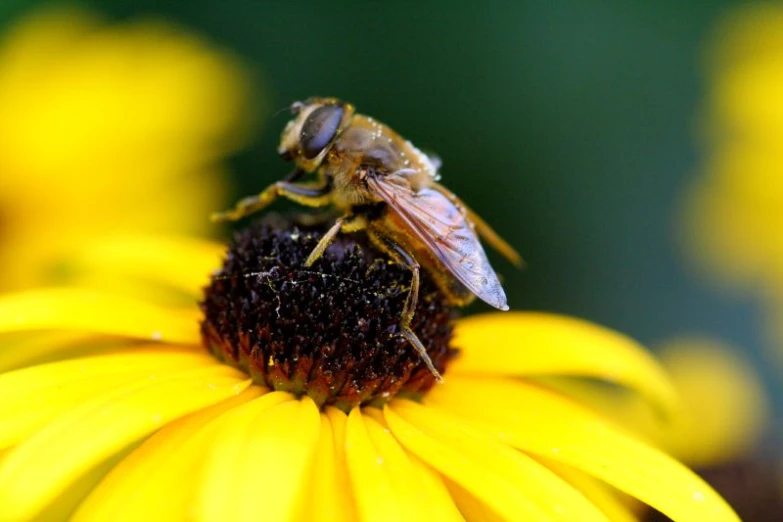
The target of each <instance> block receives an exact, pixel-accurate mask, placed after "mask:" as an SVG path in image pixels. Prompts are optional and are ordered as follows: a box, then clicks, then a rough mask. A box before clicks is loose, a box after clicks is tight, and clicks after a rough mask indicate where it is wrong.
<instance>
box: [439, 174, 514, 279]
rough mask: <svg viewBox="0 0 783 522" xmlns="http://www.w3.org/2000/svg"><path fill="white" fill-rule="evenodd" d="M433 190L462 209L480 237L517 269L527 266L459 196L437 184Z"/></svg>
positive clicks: (512, 248)
mask: <svg viewBox="0 0 783 522" xmlns="http://www.w3.org/2000/svg"><path fill="white" fill-rule="evenodd" d="M432 188H433V189H435V190H437V191H438V192H440V193H441V194H443V195H444V196H446V197H447V198H448V199H449V200H451V202H452V203H454V204H455V205H456V206H457V207H458V208H460V209H462V210H463V211H464V214H465V216H466V217H467V218H468V221H470V222H471V223H473V226H474V227H475V228H476V232H478V235H479V236H481V238H482V239H483V240H484V241H486V242H487V243H489V245H490V246H491V247H492V248H494V249H495V250H497V251H498V252H499V253H500V254H501V255H502V256H503V257H505V258H506V259H507V260H508V261H509V262H510V263H511V264H512V265H514V266H515V267H517V268H522V267H523V266H525V262H524V261H523V260H522V256H520V255H519V253H518V252H517V251H516V250H514V247H512V246H511V245H509V244H508V242H506V240H505V239H503V238H502V237H500V235H499V234H498V233H497V232H495V230H494V229H493V228H492V227H491V226H489V224H488V223H487V222H486V221H484V220H483V219H481V216H479V215H478V214H476V213H475V212H473V210H471V209H470V208H469V207H468V206H467V205H466V204H465V203H464V202H462V201H461V200H460V199H459V198H458V197H457V196H455V195H454V194H452V193H451V192H450V191H449V190H448V189H447V188H446V187H444V186H442V185H439V184H437V183H433V184H432Z"/></svg>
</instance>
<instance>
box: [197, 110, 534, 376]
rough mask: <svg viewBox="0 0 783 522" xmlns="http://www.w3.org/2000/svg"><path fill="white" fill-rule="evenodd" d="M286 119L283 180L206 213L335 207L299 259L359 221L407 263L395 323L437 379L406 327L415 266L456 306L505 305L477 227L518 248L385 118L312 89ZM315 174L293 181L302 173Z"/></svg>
mask: <svg viewBox="0 0 783 522" xmlns="http://www.w3.org/2000/svg"><path fill="white" fill-rule="evenodd" d="M291 113H292V115H293V118H292V119H291V121H289V122H288V124H287V125H286V126H285V129H284V130H283V133H282V136H281V139H280V146H279V148H278V153H279V154H280V157H281V158H283V159H284V160H287V161H293V162H294V163H295V169H294V170H293V171H292V172H291V173H290V174H289V175H288V176H287V178H285V179H284V180H283V181H278V182H276V183H273V184H272V185H270V186H269V187H267V188H266V189H265V190H264V191H263V192H261V193H260V194H258V195H256V196H251V197H247V198H244V199H242V200H240V201H239V202H238V203H237V204H236V206H235V207H234V208H233V209H231V210H227V211H224V212H219V213H215V214H213V215H212V220H213V221H215V222H224V221H235V220H238V219H241V218H243V217H245V216H247V215H248V214H251V213H253V212H257V211H259V210H261V209H263V208H265V207H266V206H268V205H269V204H270V203H272V202H273V201H274V200H275V199H277V198H278V197H281V196H282V197H285V198H287V199H289V200H291V201H294V202H296V203H299V204H301V205H306V206H309V207H326V206H332V207H334V208H336V209H337V210H338V211H339V212H340V217H338V218H337V219H336V221H335V222H334V225H332V226H331V227H330V228H329V230H328V231H327V232H326V233H325V234H324V236H323V238H322V239H321V240H320V242H319V243H318V244H317V245H316V247H315V248H314V249H313V251H312V252H311V253H310V255H309V257H308V258H307V260H306V261H305V266H310V265H312V264H313V263H314V262H315V261H316V260H317V259H318V258H319V257H320V256H321V255H322V254H323V253H324V251H325V250H326V248H327V247H328V246H329V244H330V243H331V242H332V240H333V239H334V238H335V236H336V235H337V234H338V233H341V232H342V233H351V232H357V231H360V230H363V231H365V232H366V234H367V235H368V237H369V238H370V240H371V242H372V243H373V244H374V245H376V246H377V247H378V248H379V249H380V250H381V251H383V252H385V253H386V254H387V255H388V256H389V257H390V258H391V260H392V261H394V262H396V263H399V264H400V265H403V266H405V267H406V268H408V269H409V270H410V272H411V283H410V288H409V290H408V294H407V296H406V300H405V304H404V306H403V311H402V314H401V316H400V324H399V332H400V334H401V335H402V336H403V337H404V338H405V339H406V340H407V341H408V342H409V343H410V345H411V346H412V347H413V348H414V349H415V350H416V352H417V353H418V354H419V356H420V357H421V359H422V360H423V361H424V363H425V364H426V365H427V367H428V368H429V370H430V371H431V372H432V373H433V375H434V376H435V377H436V378H437V379H438V381H441V382H442V378H441V376H440V374H439V372H438V370H437V369H436V368H435V366H434V365H433V363H432V361H431V360H430V357H429V356H428V355H427V350H426V349H425V348H424V346H423V345H422V343H421V341H420V340H419V338H418V337H417V336H416V334H415V333H414V332H413V330H412V329H411V327H410V325H411V321H412V319H413V314H414V311H415V309H416V303H417V299H418V293H419V280H420V271H421V269H422V268H423V269H425V270H427V272H428V273H429V274H431V275H432V277H433V279H434V281H435V283H436V285H437V287H438V288H439V289H440V290H441V291H442V292H443V294H444V295H445V296H446V298H447V300H448V301H449V302H450V303H451V304H453V305H455V306H465V305H467V304H469V303H470V302H471V301H472V300H473V299H474V298H475V297H478V298H479V299H481V300H483V301H485V302H486V303H488V304H490V305H491V306H493V307H495V308H498V309H500V310H508V304H507V303H506V295H505V293H504V292H503V287H502V286H501V284H500V281H499V280H498V277H497V275H496V274H495V271H494V270H493V269H492V266H490V264H489V261H488V260H487V255H486V253H485V252H484V249H483V248H482V246H481V243H480V242H479V239H478V236H481V237H482V238H483V239H484V240H486V241H487V242H488V243H489V244H490V245H492V246H493V247H494V248H495V249H496V250H498V251H499V252H500V253H501V254H503V255H504V256H505V257H506V258H507V259H508V260H509V261H510V262H512V263H513V264H515V265H517V266H520V265H521V258H520V256H519V254H518V253H517V252H516V251H515V250H514V249H513V248H512V247H511V246H510V245H509V244H508V243H506V242H505V241H504V240H503V239H502V238H501V237H500V236H499V235H498V234H497V233H495V231H494V230H492V228H491V227H490V226H489V225H487V224H486V223H485V222H484V221H483V220H482V219H481V218H480V217H479V216H478V215H477V214H475V213H474V212H473V211H472V210H470V209H469V208H468V207H467V206H466V205H465V204H464V203H462V201H460V200H459V199H458V198H457V196H455V195H454V194H452V193H451V192H450V191H449V190H448V189H446V188H445V187H444V186H442V185H440V184H439V183H438V180H439V179H440V175H439V169H440V160H439V159H437V158H435V157H434V156H428V155H426V154H424V153H423V152H421V151H420V150H419V149H417V148H416V147H415V146H413V144H412V143H411V142H410V141H407V140H406V139H404V138H403V137H402V136H400V135H399V134H397V133H396V132H395V131H394V130H392V129H391V128H390V127H388V126H386V125H384V124H383V123H380V122H378V121H376V120H374V119H373V118H371V117H369V116H365V115H362V114H357V113H356V112H355V109H354V106H353V105H351V104H350V103H345V102H342V101H340V100H338V99H336V98H309V99H307V100H306V101H304V102H295V103H293V104H292V105H291ZM312 173H315V174H316V176H317V180H316V181H314V182H311V183H297V181H298V180H299V179H300V178H301V177H302V176H304V175H306V174H312Z"/></svg>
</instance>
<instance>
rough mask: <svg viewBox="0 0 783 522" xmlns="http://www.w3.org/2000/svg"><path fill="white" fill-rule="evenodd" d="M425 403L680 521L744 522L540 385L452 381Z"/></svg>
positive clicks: (665, 461)
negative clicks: (573, 469)
mask: <svg viewBox="0 0 783 522" xmlns="http://www.w3.org/2000/svg"><path fill="white" fill-rule="evenodd" d="M426 401H427V403H428V404H430V405H431V410H432V411H439V410H440V408H446V409H447V410H448V411H452V412H456V413H458V414H459V415H460V416H462V418H463V419H464V422H465V423H469V424H470V425H471V426H473V427H474V428H475V429H482V430H486V431H487V432H491V433H494V434H495V436H496V437H497V438H498V439H500V440H502V441H506V442H508V444H511V445H513V446H515V447H517V448H519V449H522V450H524V451H527V452H531V453H535V454H538V455H542V456H544V457H546V458H549V459H552V460H557V461H559V462H562V463H564V464H568V465H569V466H573V467H574V468H577V469H581V470H582V471H584V472H586V473H589V474H590V475H593V476H595V477H597V478H600V479H602V480H604V481H605V482H607V483H608V484H611V485H612V486H614V487H616V488H617V489H619V490H621V491H624V492H626V493H628V494H630V495H632V496H634V497H636V498H638V499H640V500H642V501H643V502H646V503H647V504H649V505H651V506H653V507H654V508H656V509H658V510H659V511H661V512H663V513H664V514H666V515H667V516H669V517H670V518H672V519H673V520H675V521H690V520H709V521H710V522H722V521H732V522H734V521H737V520H738V519H737V517H736V515H735V514H734V512H733V511H732V510H731V508H730V507H729V506H728V505H727V504H726V503H725V501H724V500H723V499H722V498H720V496H718V494H717V493H715V492H714V491H713V490H712V489H711V488H710V487H709V486H708V485H707V484H706V483H704V481H702V480H701V479H700V478H698V477H697V476H696V475H695V474H694V473H693V472H691V471H690V470H688V469H687V468H686V467H685V466H683V465H682V464H680V463H678V462H677V461H675V460H673V459H672V458H671V457H669V456H667V455H665V454H663V453H661V452H659V451H657V450H655V449H653V448H651V447H649V446H647V445H645V444H643V443H641V442H639V441H638V440H636V439H634V438H632V437H631V436H629V435H626V434H625V433H624V432H621V431H620V430H618V429H617V428H615V427H614V426H613V425H612V424H610V423H608V422H606V421H604V420H603V419H601V418H600V417H598V416H597V415H595V414H593V413H592V412H590V411H588V410H587V409H585V408H583V407H581V406H579V405H577V404H576V403H574V402H573V401H572V400H570V399H567V398H565V397H563V396H561V395H559V394H557V393H555V392H552V391H550V390H547V389H544V388H541V387H540V386H536V385H532V384H528V383H524V382H520V381H518V380H512V379H488V378H480V377H476V378H466V377H456V376H452V377H451V378H450V379H449V381H448V382H447V383H446V384H445V385H443V386H440V387H437V388H436V389H435V390H433V392H432V393H430V394H429V395H428V396H427V398H426ZM435 406H437V407H435Z"/></svg>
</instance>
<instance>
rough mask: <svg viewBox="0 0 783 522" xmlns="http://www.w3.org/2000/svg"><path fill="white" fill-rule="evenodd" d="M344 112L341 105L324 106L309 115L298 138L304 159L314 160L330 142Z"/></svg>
mask: <svg viewBox="0 0 783 522" xmlns="http://www.w3.org/2000/svg"><path fill="white" fill-rule="evenodd" d="M344 112H345V111H344V109H343V107H342V106H341V105H324V106H323V107H318V108H317V109H315V110H314V111H313V112H312V113H310V115H309V116H308V117H307V120H305V122H304V124H303V125H302V132H301V134H300V136H299V142H300V143H301V145H302V154H303V155H304V157H305V158H307V159H313V158H315V157H316V156H318V155H319V154H320V153H321V151H322V150H324V149H325V148H326V147H327V145H329V144H330V143H331V142H332V140H333V139H334V137H335V135H336V134H337V129H339V128H340V122H341V121H342V120H343V113H344Z"/></svg>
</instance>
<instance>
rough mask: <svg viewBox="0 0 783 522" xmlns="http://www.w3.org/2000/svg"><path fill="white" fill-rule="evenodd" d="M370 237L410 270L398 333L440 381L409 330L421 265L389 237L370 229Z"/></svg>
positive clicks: (422, 347)
mask: <svg viewBox="0 0 783 522" xmlns="http://www.w3.org/2000/svg"><path fill="white" fill-rule="evenodd" d="M368 235H369V237H370V239H371V240H372V241H373V243H375V244H376V245H377V246H378V247H379V248H381V249H382V250H383V251H384V252H386V253H387V254H388V255H389V256H390V257H391V258H392V260H394V262H395V263H397V264H400V265H403V266H405V267H406V268H408V269H409V270H410V271H411V287H410V290H408V296H407V297H406V298H405V305H404V306H403V308H402V315H401V316H400V335H402V336H403V337H404V338H405V339H406V340H407V341H408V342H409V343H410V344H411V346H413V349H414V350H416V352H417V353H418V354H419V357H421V360H422V361H423V362H424V364H425V365H426V366H427V368H428V369H429V370H430V371H431V372H432V375H434V376H435V379H437V381H438V382H440V383H442V382H444V381H443V376H441V374H440V372H439V371H438V369H437V368H435V365H434V364H433V362H432V359H430V356H429V354H427V349H426V348H425V347H424V345H423V344H422V343H421V341H420V340H419V338H418V336H417V335H416V334H415V333H414V331H413V330H411V321H413V314H414V313H415V312H416V304H417V303H418V300H419V280H420V272H421V267H420V265H419V263H418V262H417V261H416V260H415V259H414V258H413V256H412V255H411V254H410V252H408V251H407V250H405V248H403V247H402V246H401V245H399V244H398V243H396V242H395V241H393V240H391V239H390V238H388V237H386V236H383V235H381V234H378V233H377V232H374V231H372V229H371V230H370V231H369V233H368Z"/></svg>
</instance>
